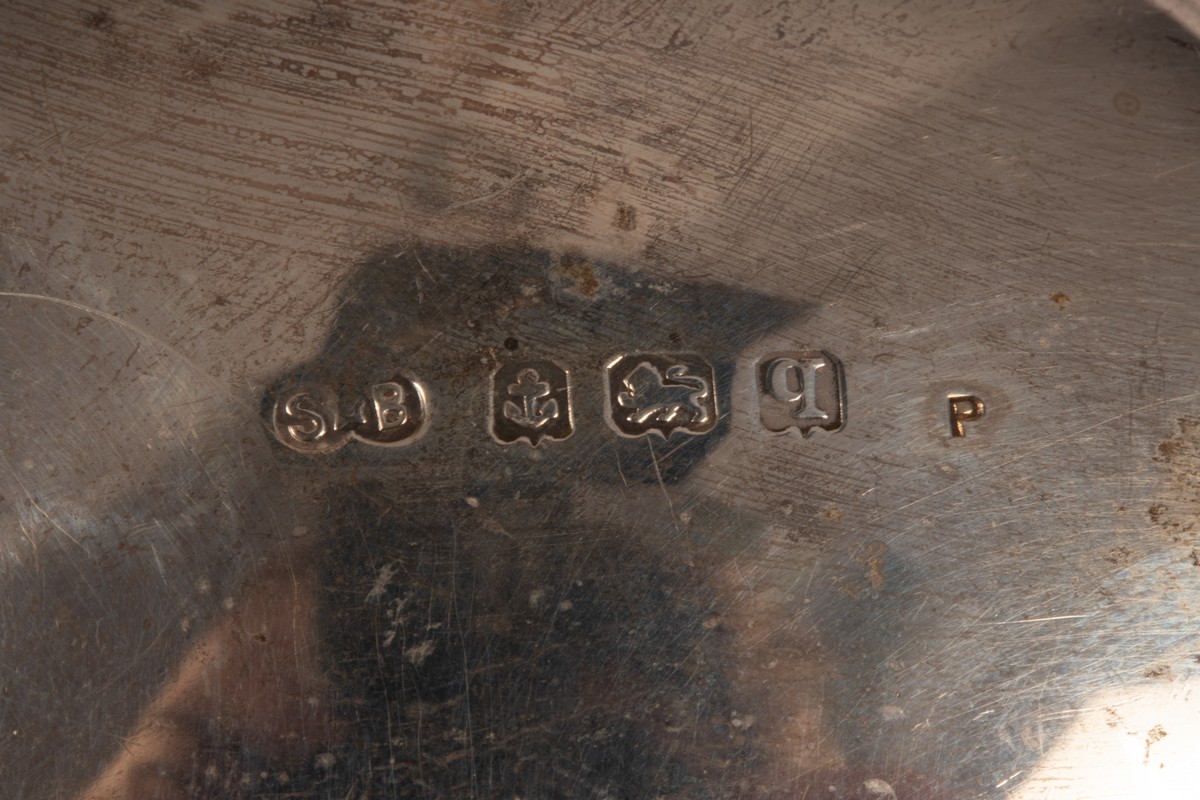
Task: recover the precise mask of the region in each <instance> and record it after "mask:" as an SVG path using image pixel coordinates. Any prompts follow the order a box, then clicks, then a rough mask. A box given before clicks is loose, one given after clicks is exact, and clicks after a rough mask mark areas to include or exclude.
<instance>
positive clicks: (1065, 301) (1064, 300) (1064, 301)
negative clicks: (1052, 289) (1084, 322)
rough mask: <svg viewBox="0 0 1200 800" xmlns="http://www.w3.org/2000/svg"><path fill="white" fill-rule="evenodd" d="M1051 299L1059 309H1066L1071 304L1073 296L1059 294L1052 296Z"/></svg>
mask: <svg viewBox="0 0 1200 800" xmlns="http://www.w3.org/2000/svg"><path fill="white" fill-rule="evenodd" d="M1050 299H1051V300H1053V301H1054V304H1055V305H1057V306H1058V307H1059V308H1066V307H1067V306H1068V305H1070V304H1071V296H1070V295H1068V294H1065V293H1063V292H1058V293H1057V294H1052V295H1050Z"/></svg>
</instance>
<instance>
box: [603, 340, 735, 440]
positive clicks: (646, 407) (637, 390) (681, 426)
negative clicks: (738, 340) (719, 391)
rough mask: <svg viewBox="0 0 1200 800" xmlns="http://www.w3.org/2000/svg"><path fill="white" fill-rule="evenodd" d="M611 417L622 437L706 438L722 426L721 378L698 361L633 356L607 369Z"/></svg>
mask: <svg viewBox="0 0 1200 800" xmlns="http://www.w3.org/2000/svg"><path fill="white" fill-rule="evenodd" d="M604 371H605V390H606V391H605V411H606V416H607V417H608V421H609V424H610V425H612V426H613V428H614V429H615V430H616V431H617V433H619V434H621V435H622V436H627V437H637V436H648V435H649V434H651V433H656V434H658V435H659V436H661V437H662V438H664V439H669V438H670V437H671V436H672V435H673V434H675V433H677V432H678V433H684V434H690V435H693V436H695V435H700V434H705V433H708V432H709V431H711V430H712V429H713V428H715V427H716V426H717V395H716V389H715V386H716V376H715V375H714V374H713V368H712V366H711V365H710V364H709V363H708V362H707V361H705V360H704V359H702V358H700V357H699V356H694V355H678V354H661V353H633V354H630V355H623V356H616V357H614V358H612V359H611V360H609V362H608V363H607V364H606V365H605V370H604Z"/></svg>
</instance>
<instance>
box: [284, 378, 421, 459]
mask: <svg viewBox="0 0 1200 800" xmlns="http://www.w3.org/2000/svg"><path fill="white" fill-rule="evenodd" d="M273 421H274V427H275V436H276V437H277V438H278V439H279V441H281V442H282V443H283V444H285V445H287V446H288V447H290V448H292V449H293V450H299V451H301V452H306V453H327V452H330V451H333V450H336V449H338V448H339V447H341V446H342V445H344V444H346V442H348V441H349V440H350V439H357V440H359V441H361V442H365V443H367V444H373V445H380V446H384V447H394V446H398V445H404V444H408V443H409V442H412V441H415V440H416V439H417V438H419V437H420V436H421V434H423V433H424V432H425V430H426V428H428V427H429V401H428V398H427V397H426V394H425V388H424V387H423V386H422V385H421V384H420V383H419V382H418V381H417V380H415V379H414V378H411V377H409V376H407V375H404V374H396V375H394V376H392V378H391V379H390V380H386V381H383V382H380V383H376V384H373V385H372V386H371V387H370V388H368V389H367V392H366V396H365V397H362V398H360V399H359V400H358V401H357V402H356V403H355V405H354V409H353V411H351V413H350V414H349V415H346V416H343V415H342V413H341V403H340V399H339V398H338V396H337V394H336V393H335V392H334V391H333V390H332V389H330V388H329V387H327V386H323V385H321V384H305V385H301V386H296V387H294V388H292V389H290V390H289V391H287V392H285V393H284V394H282V395H281V396H280V398H279V401H278V402H277V403H276V404H275V413H274V420H273Z"/></svg>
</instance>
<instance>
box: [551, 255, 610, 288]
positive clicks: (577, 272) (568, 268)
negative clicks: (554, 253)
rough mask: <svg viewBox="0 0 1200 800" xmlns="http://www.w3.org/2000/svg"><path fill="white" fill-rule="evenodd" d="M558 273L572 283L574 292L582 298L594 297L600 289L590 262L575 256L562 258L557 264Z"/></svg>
mask: <svg viewBox="0 0 1200 800" xmlns="http://www.w3.org/2000/svg"><path fill="white" fill-rule="evenodd" d="M558 271H559V272H560V273H562V274H563V275H564V276H565V277H567V278H569V279H570V280H571V281H572V282H573V283H574V286H573V287H572V288H574V290H575V291H576V292H577V293H579V294H581V295H583V296H584V297H595V296H596V290H597V289H599V288H600V281H599V280H597V279H596V273H595V271H594V270H593V269H592V264H591V262H590V261H587V260H585V259H582V258H579V257H577V256H563V257H562V259H561V260H560V261H559V262H558Z"/></svg>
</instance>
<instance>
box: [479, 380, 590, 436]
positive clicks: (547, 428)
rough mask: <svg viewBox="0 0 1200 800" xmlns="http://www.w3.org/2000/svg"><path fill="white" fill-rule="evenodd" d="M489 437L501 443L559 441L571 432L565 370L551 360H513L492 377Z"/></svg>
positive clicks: (568, 393) (568, 392) (569, 394)
mask: <svg viewBox="0 0 1200 800" xmlns="http://www.w3.org/2000/svg"><path fill="white" fill-rule="evenodd" d="M491 398H492V414H491V416H492V436H494V437H495V439H496V441H498V442H500V443H501V444H513V443H515V442H519V441H522V440H524V441H526V442H528V443H529V444H530V445H532V446H533V447H537V446H538V443H539V442H541V441H542V440H543V439H548V440H550V441H561V440H563V439H566V438H567V437H569V436H570V435H571V434H572V433H573V432H574V426H573V423H572V420H571V387H570V379H569V377H568V375H567V371H566V370H565V369H563V368H562V367H560V366H558V365H557V364H555V363H554V362H553V361H545V360H542V361H516V362H512V363H509V364H505V365H503V366H501V367H500V368H499V369H498V370H496V373H495V374H494V375H493V376H492V394H491Z"/></svg>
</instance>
